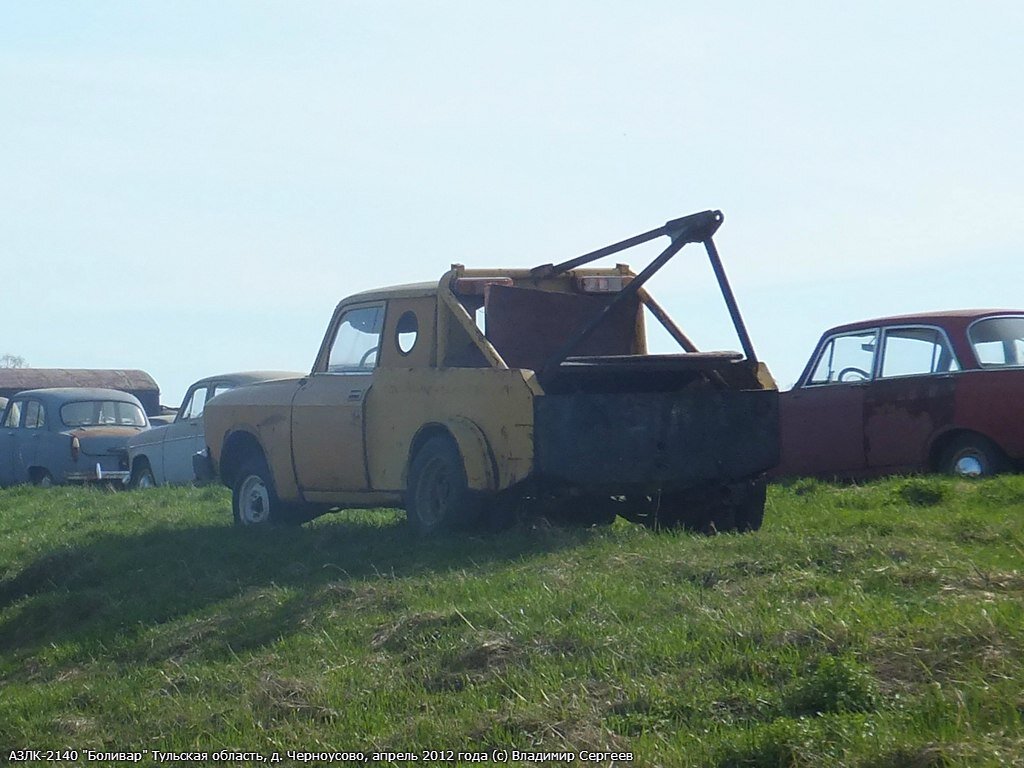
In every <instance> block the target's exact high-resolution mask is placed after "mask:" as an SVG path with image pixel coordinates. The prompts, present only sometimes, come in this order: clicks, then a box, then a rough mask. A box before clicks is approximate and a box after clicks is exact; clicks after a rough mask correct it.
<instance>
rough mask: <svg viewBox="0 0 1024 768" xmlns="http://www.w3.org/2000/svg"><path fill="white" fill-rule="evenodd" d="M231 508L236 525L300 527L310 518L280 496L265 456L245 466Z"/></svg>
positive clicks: (240, 473) (236, 484) (245, 463)
mask: <svg viewBox="0 0 1024 768" xmlns="http://www.w3.org/2000/svg"><path fill="white" fill-rule="evenodd" d="M231 508H232V512H233V513H234V518H235V525H253V526H266V525H298V524H300V523H303V522H305V520H306V519H308V518H307V517H303V516H302V515H300V514H299V513H298V511H297V510H295V509H293V508H292V507H289V506H287V505H285V504H283V503H282V502H281V500H280V499H279V498H278V497H277V491H276V490H275V489H274V478H273V477H272V476H271V474H270V469H269V467H267V462H266V461H265V460H264V459H263V457H262V456H258V457H252V458H249V459H247V460H246V461H244V462H243V463H242V467H241V470H240V471H239V473H238V474H237V475H236V476H235V482H234V485H233V486H232V488H231Z"/></svg>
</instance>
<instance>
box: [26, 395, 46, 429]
mask: <svg viewBox="0 0 1024 768" xmlns="http://www.w3.org/2000/svg"><path fill="white" fill-rule="evenodd" d="M45 425H46V411H45V410H44V408H43V404H42V403H40V402H39V401H38V400H29V401H28V402H27V403H25V429H42V428H43V427H44V426H45Z"/></svg>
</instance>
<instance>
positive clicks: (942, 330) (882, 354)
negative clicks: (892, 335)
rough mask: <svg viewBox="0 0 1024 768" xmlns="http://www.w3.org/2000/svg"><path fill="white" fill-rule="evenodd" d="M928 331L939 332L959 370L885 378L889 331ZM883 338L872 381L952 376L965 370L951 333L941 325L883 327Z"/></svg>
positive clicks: (904, 374)
mask: <svg viewBox="0 0 1024 768" xmlns="http://www.w3.org/2000/svg"><path fill="white" fill-rule="evenodd" d="M915 329H920V330H928V331H938V332H939V333H940V334H941V335H942V338H943V340H944V341H945V342H946V347H947V348H948V349H949V353H950V354H951V355H952V356H953V360H954V361H955V362H956V365H957V369H956V370H955V371H941V372H940V371H929V372H928V373H901V374H900V375H898V376H883V375H882V366H884V365H885V342H886V337H887V335H888V332H889V331H905V330H915ZM881 330H882V336H881V342H880V344H879V353H878V355H877V358H878V359H877V360H876V363H877V365H876V372H875V376H874V377H873V379H872V381H891V380H893V379H906V378H909V377H912V376H952V375H953V374H955V373H960V372H961V371H963V370H964V366H963V363H962V362H961V361H960V356H959V355H957V353H956V347H954V346H953V340H952V339H951V338H950V336H949V333H948V332H947V331H946V329H945V328H943V327H942V326H941V325H935V324H933V323H905V324H901V325H883V326H882V327H881Z"/></svg>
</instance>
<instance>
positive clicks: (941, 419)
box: [864, 375, 957, 471]
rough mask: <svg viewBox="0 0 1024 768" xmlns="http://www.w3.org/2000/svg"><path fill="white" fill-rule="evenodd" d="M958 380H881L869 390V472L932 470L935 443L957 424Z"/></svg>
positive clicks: (866, 418)
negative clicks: (941, 432)
mask: <svg viewBox="0 0 1024 768" xmlns="http://www.w3.org/2000/svg"><path fill="white" fill-rule="evenodd" d="M956 387H957V377H956V376H953V375H946V376H903V377H897V378H891V379H877V380H876V381H874V382H873V383H871V384H870V385H868V386H867V387H866V388H865V397H864V452H865V454H866V457H867V466H868V469H869V470H883V469H884V470H890V471H898V470H901V469H908V470H918V469H924V468H927V466H928V448H929V445H930V442H931V439H932V437H933V436H934V435H935V434H936V433H937V432H938V431H939V429H940V428H941V427H942V426H943V425H948V424H952V423H953V421H954V409H955V405H954V393H955V391H956Z"/></svg>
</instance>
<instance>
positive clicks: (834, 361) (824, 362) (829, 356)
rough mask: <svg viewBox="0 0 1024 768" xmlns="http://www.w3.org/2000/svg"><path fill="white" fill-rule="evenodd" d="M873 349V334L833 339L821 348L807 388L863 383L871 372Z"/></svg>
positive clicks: (874, 331) (876, 346)
mask: <svg viewBox="0 0 1024 768" xmlns="http://www.w3.org/2000/svg"><path fill="white" fill-rule="evenodd" d="M877 348H878V331H877V330H870V331H859V332H857V333H847V334H844V335H842V336H833V337H832V338H831V339H829V341H828V342H827V343H826V344H825V346H824V347H823V348H822V350H821V356H820V357H819V358H818V362H817V364H816V365H815V366H814V372H813V373H812V374H811V380H810V381H809V382H808V384H837V383H847V384H849V383H854V382H857V381H867V380H868V379H870V378H871V372H872V370H874V366H875V351H876V350H877Z"/></svg>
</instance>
